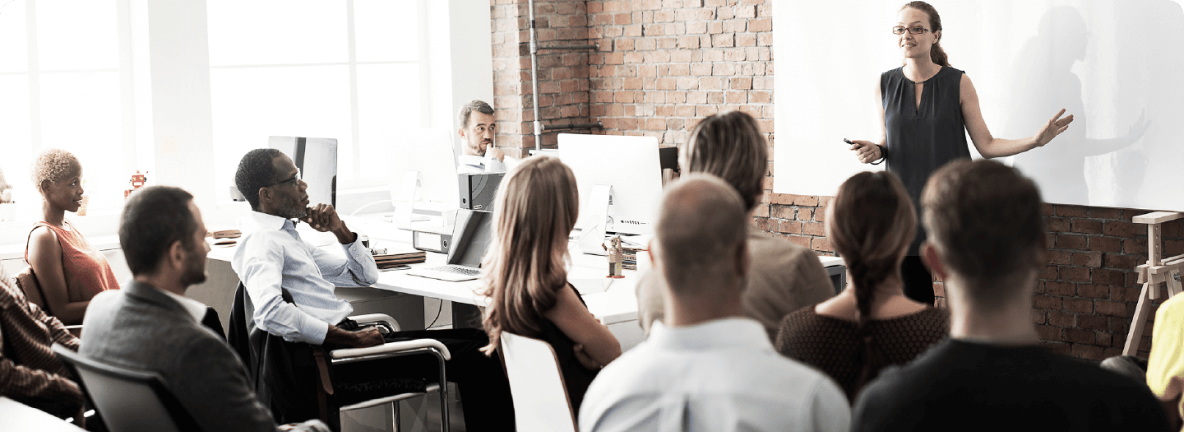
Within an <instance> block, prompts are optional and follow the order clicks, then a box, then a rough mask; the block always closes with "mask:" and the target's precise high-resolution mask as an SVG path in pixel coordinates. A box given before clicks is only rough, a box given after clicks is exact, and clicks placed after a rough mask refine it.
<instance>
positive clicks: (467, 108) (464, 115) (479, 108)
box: [456, 100, 493, 129]
mask: <svg viewBox="0 0 1184 432" xmlns="http://www.w3.org/2000/svg"><path fill="white" fill-rule="evenodd" d="M473 111H476V112H479V113H481V114H488V115H493V107H491V106H489V104H487V103H485V101H480V100H473V101H471V102H469V103H467V104H464V106H462V107H460V114H458V115H457V116H456V117H457V120H460V127H461V129H464V128H467V127H469V117H471V116H472V115H473Z"/></svg>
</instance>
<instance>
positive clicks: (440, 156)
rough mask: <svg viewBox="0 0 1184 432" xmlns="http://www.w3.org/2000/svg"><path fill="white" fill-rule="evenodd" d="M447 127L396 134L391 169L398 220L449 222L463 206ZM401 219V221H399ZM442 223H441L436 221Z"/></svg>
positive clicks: (393, 198)
mask: <svg viewBox="0 0 1184 432" xmlns="http://www.w3.org/2000/svg"><path fill="white" fill-rule="evenodd" d="M454 133H455V132H454V131H448V130H445V129H413V130H409V131H406V132H404V133H400V134H398V135H396V136H395V139H394V142H393V143H391V144H392V150H393V151H392V154H393V160H391V165H390V170H389V171H388V177H387V179H388V184H389V186H390V193H391V201H393V202H394V205H395V223H396V225H400V227H401V228H408V227H407V226H404V225H406V224H407V223H409V222H427V221H429V219H432V218H436V217H439V218H443V219H444V221H443V225H450V224H451V219H452V218H453V217H455V216H454V215H455V213H456V209H458V208H460V193H459V191H460V182H459V180H458V179H457V175H456V155H455V154H453V143H452V135H453V134H454ZM400 219H401V220H400ZM436 225H439V224H436Z"/></svg>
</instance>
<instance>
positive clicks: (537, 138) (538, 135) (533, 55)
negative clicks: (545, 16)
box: [526, 0, 543, 151]
mask: <svg viewBox="0 0 1184 432" xmlns="http://www.w3.org/2000/svg"><path fill="white" fill-rule="evenodd" d="M526 3H527V6H526V7H527V8H529V9H530V87H531V90H532V91H531V93H530V97H531V100H532V101H533V102H534V103H533V104H532V108H534V123H533V126H534V149H535V151H538V150H541V149H542V148H543V140H542V135H543V124H542V122H540V121H539V61H538V57H537V56H538V52H539V44H538V42H536V41H535V38H534V31H535V27H534V0H527V2H526Z"/></svg>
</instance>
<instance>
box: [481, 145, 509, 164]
mask: <svg viewBox="0 0 1184 432" xmlns="http://www.w3.org/2000/svg"><path fill="white" fill-rule="evenodd" d="M485 156H486V157H492V158H497V160H498V161H502V162H505V159H506V153H505V152H503V151H502V149H499V148H497V147H494V146H493V144H490V145H489V147H486V148H485Z"/></svg>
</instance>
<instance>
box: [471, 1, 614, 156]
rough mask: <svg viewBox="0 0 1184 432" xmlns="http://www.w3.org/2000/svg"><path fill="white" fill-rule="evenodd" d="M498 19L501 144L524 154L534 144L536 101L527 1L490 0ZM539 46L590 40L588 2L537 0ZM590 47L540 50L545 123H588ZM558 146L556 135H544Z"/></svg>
mask: <svg viewBox="0 0 1184 432" xmlns="http://www.w3.org/2000/svg"><path fill="white" fill-rule="evenodd" d="M490 5H491V8H492V14H491V16H492V19H493V26H492V27H493V73H494V89H493V92H494V109H495V111H496V113H495V117H496V118H497V122H498V134H497V138H496V140H495V141H496V143H497V145H498V147H502V148H505V149H508V150H509V151H507V153H508V154H511V155H515V156H519V157H521V155H522V154H523V153H522V151H524V149H533V148H534V135H533V133H534V129H533V126H531V122H533V121H534V110H533V106H534V101H533V99H532V97H531V95H532V92H533V89H532V87H531V76H530V75H531V69H530V32H529V31H530V21H529V13H528V9H527V1H526V0H491V1H490ZM534 5H535V25H536V28H537V29H538V31H537V34H536V38H537V39H536V41H537V43H538V44H539V46H568V45H587V44H588V13H587V5H586V4H585V2H584V1H572V0H566V1H536V2H535V3H534ZM591 55H592V54H591V53H590V52H588V51H559V50H541V51H539V54H538V56H537V57H538V69H539V76H538V85H539V118H540V119H541V120H542V122H543V123H544V124H570V123H587V122H589V121H590V119H589V108H590V107H589V105H588V101H589V81H588V58H589V56H591ZM542 141H543V146H544V147H554V146H555V134H554V133H551V134H546V135H544V136H543V139H542Z"/></svg>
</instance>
